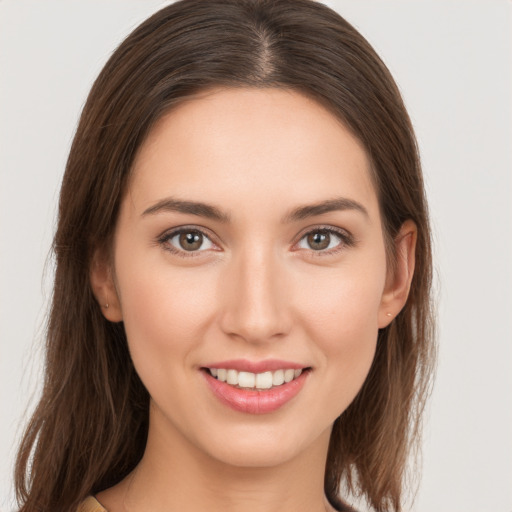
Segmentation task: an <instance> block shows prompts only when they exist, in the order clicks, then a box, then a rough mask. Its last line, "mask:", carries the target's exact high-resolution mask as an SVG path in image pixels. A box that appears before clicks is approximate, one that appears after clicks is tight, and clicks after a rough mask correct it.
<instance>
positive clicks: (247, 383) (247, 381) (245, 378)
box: [233, 370, 256, 388]
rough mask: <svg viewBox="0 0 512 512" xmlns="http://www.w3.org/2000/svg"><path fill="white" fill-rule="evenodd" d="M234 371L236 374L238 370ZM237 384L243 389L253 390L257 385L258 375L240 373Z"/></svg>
mask: <svg viewBox="0 0 512 512" xmlns="http://www.w3.org/2000/svg"><path fill="white" fill-rule="evenodd" d="M233 371H234V372H236V370H233ZM237 373H238V372H237ZM237 384H238V385H239V386H240V387H241V388H253V387H254V385H255V384H256V375H255V374H254V373H250V372H240V373H238V382H237Z"/></svg>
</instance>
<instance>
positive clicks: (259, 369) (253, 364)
mask: <svg viewBox="0 0 512 512" xmlns="http://www.w3.org/2000/svg"><path fill="white" fill-rule="evenodd" d="M203 368H225V369H231V370H237V371H239V372H251V373H263V372H273V371H276V370H288V369H292V370H302V369H303V368H308V366H307V365H304V364H301V363H295V362H293V361H284V360H281V359H265V360H263V361H249V360H248V359H230V360H229V361H216V362H213V363H209V364H205V365H204V366H203Z"/></svg>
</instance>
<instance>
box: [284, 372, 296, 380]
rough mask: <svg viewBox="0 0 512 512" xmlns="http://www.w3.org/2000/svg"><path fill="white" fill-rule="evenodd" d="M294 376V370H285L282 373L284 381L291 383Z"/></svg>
mask: <svg viewBox="0 0 512 512" xmlns="http://www.w3.org/2000/svg"><path fill="white" fill-rule="evenodd" d="M294 376H295V370H285V371H284V381H285V382H291V381H292V380H293V377H294Z"/></svg>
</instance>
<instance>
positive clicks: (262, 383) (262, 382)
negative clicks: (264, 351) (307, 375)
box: [204, 368, 310, 391]
mask: <svg viewBox="0 0 512 512" xmlns="http://www.w3.org/2000/svg"><path fill="white" fill-rule="evenodd" d="M309 369H310V368H303V369H294V368H282V369H278V370H274V371H266V372H261V373H253V372H246V371H238V370H235V369H234V368H204V370H205V371H207V372H209V373H210V375H211V376H212V377H214V378H215V379H217V380H218V381H220V382H225V383H226V384H229V385H230V386H233V387H235V388H238V389H246V390H256V391H263V390H267V389H274V388H276V387H279V386H282V385H283V384H288V383H289V382H292V381H293V380H295V379H297V378H299V377H300V376H301V374H302V372H303V371H307V370H309Z"/></svg>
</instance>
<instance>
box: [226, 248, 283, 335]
mask: <svg viewBox="0 0 512 512" xmlns="http://www.w3.org/2000/svg"><path fill="white" fill-rule="evenodd" d="M220 286H221V290H220V293H221V297H222V299H221V303H222V311H221V318H220V324H221V328H222V330H223V331H224V332H225V333H226V334H228V335H229V336H231V337H234V338H239V339H243V340H245V341H246V342H250V343H253V344H262V343H263V344H264V343H267V342H269V341H273V340H276V339H279V338H282V337H283V336H285V335H287V334H288V333H289V331H290V329H291V325H292V322H291V317H290V302H289V299H288V292H289V290H288V288H287V286H286V272H285V269H284V268H283V262H280V261H279V258H278V257H276V255H273V254H272V251H271V250H261V251H257V252H254V251H251V253H250V254H247V253H246V254H240V255H239V256H238V257H237V258H234V259H233V261H232V262H231V264H230V265H229V266H228V268H226V273H225V275H224V277H223V282H222V283H221V285H220Z"/></svg>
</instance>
